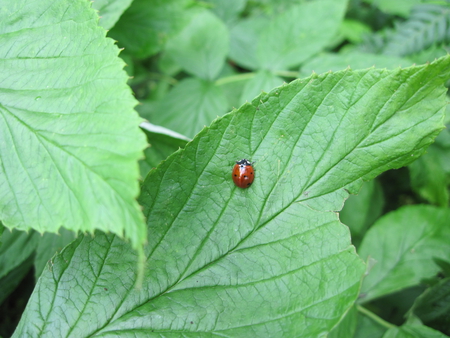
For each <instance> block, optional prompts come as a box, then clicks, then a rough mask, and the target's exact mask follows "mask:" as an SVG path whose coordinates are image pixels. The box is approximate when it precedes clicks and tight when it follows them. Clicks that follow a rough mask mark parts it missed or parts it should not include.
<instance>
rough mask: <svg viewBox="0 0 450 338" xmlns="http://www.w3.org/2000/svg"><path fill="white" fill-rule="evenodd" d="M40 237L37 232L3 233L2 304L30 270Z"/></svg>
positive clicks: (0, 250) (0, 262) (0, 253)
mask: <svg viewBox="0 0 450 338" xmlns="http://www.w3.org/2000/svg"><path fill="white" fill-rule="evenodd" d="M39 237H40V235H39V234H38V233H36V232H35V231H30V232H29V233H26V232H23V231H17V230H13V231H8V230H7V231H4V232H3V234H2V236H1V242H2V245H1V246H0V304H1V303H2V302H3V301H4V300H5V298H6V297H7V296H8V295H9V293H10V292H12V291H13V290H14V289H15V288H16V287H17V285H18V284H19V283H20V281H21V280H22V278H23V277H24V276H25V275H26V273H27V272H28V271H29V270H30V267H31V266H32V264H33V254H34V251H35V250H36V247H37V245H38V242H39Z"/></svg>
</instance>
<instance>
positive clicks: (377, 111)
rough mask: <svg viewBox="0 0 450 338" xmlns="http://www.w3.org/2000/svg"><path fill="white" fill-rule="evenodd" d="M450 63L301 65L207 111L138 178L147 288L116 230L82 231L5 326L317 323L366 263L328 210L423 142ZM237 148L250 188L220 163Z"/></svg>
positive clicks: (348, 298)
mask: <svg viewBox="0 0 450 338" xmlns="http://www.w3.org/2000/svg"><path fill="white" fill-rule="evenodd" d="M449 64H450V57H446V58H443V59H440V60H438V61H436V62H434V63H432V64H431V65H427V66H420V67H412V68H408V69H404V70H396V71H380V70H368V71H358V72H353V71H345V72H339V73H336V74H326V75H324V76H320V77H319V76H318V77H311V78H309V79H304V80H297V81H294V82H292V83H290V84H287V85H284V86H282V87H279V88H276V89H275V90H273V91H272V92H270V93H269V94H262V95H261V96H260V97H258V98H256V99H255V100H254V101H253V102H252V103H248V104H245V105H244V106H242V107H241V108H239V109H238V110H236V111H234V112H232V113H231V114H227V115H225V116H224V117H222V118H218V119H217V120H215V121H214V123H213V124H212V125H211V126H210V127H209V128H205V129H203V130H202V131H201V132H200V133H199V134H198V135H197V137H196V138H194V139H193V140H192V141H191V142H189V143H188V144H187V145H186V147H185V148H184V149H183V150H180V151H177V152H176V153H174V154H173V155H171V156H170V157H169V158H168V159H167V160H165V161H163V162H162V163H161V164H160V165H159V166H158V167H157V168H156V169H154V170H152V171H151V172H150V173H149V175H148V176H147V177H146V180H145V181H144V183H143V184H142V193H141V197H140V202H141V204H142V205H143V207H144V213H145V215H146V216H147V219H148V227H149V233H150V235H149V236H148V247H146V253H147V259H148V260H147V261H148V269H147V270H146V275H145V278H144V281H143V283H142V289H141V290H139V291H138V290H135V289H133V285H134V283H135V280H136V275H135V272H134V269H133V268H132V267H133V266H134V262H135V260H136V257H135V253H134V252H132V251H131V250H129V246H128V245H127V244H124V243H123V242H122V241H120V240H119V239H117V238H116V237H115V236H113V235H104V234H98V235H96V236H95V238H93V239H92V238H89V237H84V238H79V239H77V240H76V241H75V242H73V243H71V244H70V245H69V246H68V247H66V249H64V250H63V251H62V253H61V254H60V255H57V256H56V257H55V259H54V260H53V263H54V264H53V266H52V267H50V270H46V271H45V272H44V273H43V275H42V276H41V278H40V280H39V283H38V285H37V287H36V290H35V291H34V294H33V295H32V297H31V299H30V302H29V304H28V306H27V309H26V311H25V313H24V314H23V316H22V319H21V322H20V324H19V326H18V328H17V330H16V332H15V337H18V336H27V335H28V336H34V337H38V336H45V335H48V334H51V333H53V332H57V333H58V335H60V336H66V335H68V334H71V335H73V336H93V335H98V336H121V335H140V336H145V335H150V334H151V332H152V330H153V332H155V334H156V335H161V334H163V335H166V336H168V335H170V336H175V337H180V336H190V337H211V336H219V335H221V336H231V337H236V336H240V337H276V336H285V337H296V336H300V337H301V336H303V337H315V336H320V335H322V336H324V335H326V334H327V332H329V331H330V330H331V328H332V327H334V326H335V325H336V324H337V323H338V321H339V320H340V319H341V317H342V316H343V315H344V313H345V312H346V311H347V310H348V309H349V308H350V307H351V306H352V304H353V303H354V302H355V300H356V298H357V295H358V293H359V288H360V280H361V277H362V275H363V273H364V271H365V267H364V264H363V263H362V261H361V260H360V258H359V257H358V256H357V255H356V253H355V251H354V247H353V246H352V245H351V243H350V236H349V231H348V228H347V227H346V226H345V225H343V224H342V223H340V222H339V219H338V215H337V213H336V212H335V210H339V208H340V207H341V206H342V204H343V201H344V199H345V198H346V197H347V196H348V194H347V192H346V191H345V190H344V189H345V188H346V187H348V186H349V185H353V184H355V182H359V181H360V180H361V179H362V178H366V179H369V178H371V177H373V176H375V175H377V174H379V173H380V172H381V171H383V170H386V169H387V168H389V167H397V166H400V165H404V164H406V163H408V162H410V161H411V160H412V159H413V158H414V157H415V156H416V154H420V153H421V152H423V148H424V147H426V145H427V144H429V143H430V142H431V140H432V138H433V137H434V136H435V135H436V134H437V132H438V130H440V129H441V128H442V125H441V120H442V116H443V109H442V108H443V107H444V105H445V88H444V87H443V82H444V79H445V78H446V76H448V72H449V69H450V67H449ZM369 102H370V103H371V104H368V103H369ZM411 155H414V156H411ZM243 157H245V158H249V159H251V160H254V161H257V162H256V163H255V170H256V171H255V173H256V178H255V182H254V184H253V185H252V186H251V187H250V188H249V189H246V190H243V189H240V188H238V187H236V186H234V184H233V182H232V179H231V177H230V176H231V168H232V166H233V164H234V163H233V162H234V160H236V159H240V158H243ZM80 309H81V310H80ZM93 314H94V315H93ZM93 317H94V319H93Z"/></svg>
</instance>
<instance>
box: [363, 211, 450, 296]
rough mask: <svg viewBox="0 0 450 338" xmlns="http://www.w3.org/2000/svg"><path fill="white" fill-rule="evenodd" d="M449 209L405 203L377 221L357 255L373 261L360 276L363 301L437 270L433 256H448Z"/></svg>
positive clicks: (410, 284) (430, 274)
mask: <svg viewBox="0 0 450 338" xmlns="http://www.w3.org/2000/svg"><path fill="white" fill-rule="evenodd" d="M449 219H450V211H449V210H448V209H440V208H436V207H432V206H408V207H403V208H401V209H399V210H397V211H395V212H391V213H389V214H387V215H386V216H384V217H383V218H381V219H380V220H379V221H377V222H376V223H375V224H374V225H373V227H372V228H371V229H370V230H369V231H368V232H367V234H366V236H365V237H364V239H363V241H362V244H361V249H360V250H359V254H360V256H361V258H363V259H367V258H368V257H371V258H373V259H375V260H376V264H375V265H374V266H373V268H372V269H371V270H370V273H369V275H368V276H366V277H365V278H364V282H363V286H362V290H361V292H362V294H363V295H364V298H361V300H362V301H364V302H366V301H369V300H371V299H373V298H377V297H380V296H383V295H386V294H389V293H392V292H395V291H399V290H401V289H404V288H407V287H409V286H413V285H417V284H418V283H419V282H420V281H421V280H422V279H424V278H430V277H432V276H433V275H434V274H436V273H437V272H438V271H439V267H438V266H437V265H436V264H434V263H433V258H441V259H448V254H449V252H450V228H449V227H448V221H449Z"/></svg>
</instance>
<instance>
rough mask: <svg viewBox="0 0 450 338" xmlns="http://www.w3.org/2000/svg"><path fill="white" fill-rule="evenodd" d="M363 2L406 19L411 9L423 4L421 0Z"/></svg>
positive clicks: (373, 0)
mask: <svg viewBox="0 0 450 338" xmlns="http://www.w3.org/2000/svg"><path fill="white" fill-rule="evenodd" d="M364 2H367V3H371V4H373V5H374V6H377V7H378V8H379V9H380V10H381V11H383V12H385V13H388V14H393V15H400V16H403V17H406V16H408V15H409V12H410V10H411V8H412V7H413V6H414V5H417V4H419V3H421V2H423V0H396V1H391V0H364Z"/></svg>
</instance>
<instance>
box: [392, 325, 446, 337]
mask: <svg viewBox="0 0 450 338" xmlns="http://www.w3.org/2000/svg"><path fill="white" fill-rule="evenodd" d="M383 338H448V336H446V335H445V334H443V333H441V332H439V331H436V330H433V329H430V328H429V327H426V326H418V325H403V326H400V327H394V328H391V329H389V330H387V331H386V333H385V334H384V336H383Z"/></svg>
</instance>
